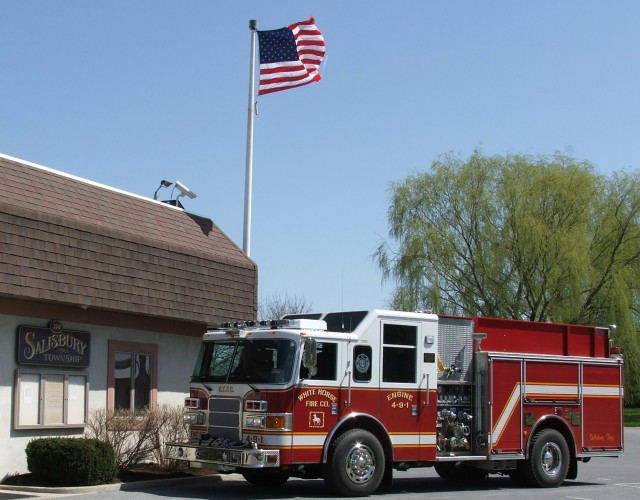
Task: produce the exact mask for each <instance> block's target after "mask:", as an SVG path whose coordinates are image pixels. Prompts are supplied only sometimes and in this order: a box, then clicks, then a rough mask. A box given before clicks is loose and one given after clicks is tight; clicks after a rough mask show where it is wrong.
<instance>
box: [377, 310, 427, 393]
mask: <svg viewBox="0 0 640 500" xmlns="http://www.w3.org/2000/svg"><path fill="white" fill-rule="evenodd" d="M417 339H418V328H417V327H416V326H413V325H397V324H392V323H386V324H384V325H383V326H382V380H383V382H399V383H415V381H416V356H417V354H416V353H417V341H418V340H417Z"/></svg>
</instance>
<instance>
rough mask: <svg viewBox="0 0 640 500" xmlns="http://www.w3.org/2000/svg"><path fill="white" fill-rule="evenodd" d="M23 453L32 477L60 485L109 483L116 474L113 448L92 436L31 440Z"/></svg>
mask: <svg viewBox="0 0 640 500" xmlns="http://www.w3.org/2000/svg"><path fill="white" fill-rule="evenodd" d="M26 453H27V467H28V469H29V471H30V472H31V473H33V475H34V476H37V477H39V478H41V479H44V480H46V481H49V482H51V483H54V484H59V485H61V486H88V485H94V484H104V483H109V482H110V481H112V480H113V479H114V478H115V477H116V474H117V467H116V461H115V455H114V453H113V448H112V447H111V446H110V445H109V444H108V443H105V442H103V441H99V440H96V439H83V438H40V439H34V440H33V441H30V442H29V443H28V444H27V448H26Z"/></svg>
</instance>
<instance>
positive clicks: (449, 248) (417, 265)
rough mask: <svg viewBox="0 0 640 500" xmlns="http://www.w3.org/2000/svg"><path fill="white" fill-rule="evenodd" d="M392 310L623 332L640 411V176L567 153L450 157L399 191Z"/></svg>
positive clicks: (390, 261) (384, 253) (386, 260)
mask: <svg viewBox="0 0 640 500" xmlns="http://www.w3.org/2000/svg"><path fill="white" fill-rule="evenodd" d="M390 193H391V204H390V207H389V225H390V230H389V232H390V236H391V241H390V242H383V243H382V244H381V245H380V246H379V247H378V250H377V252H376V254H375V258H376V260H377V262H378V265H379V266H380V268H381V270H382V271H383V276H384V278H385V279H392V280H394V281H395V283H396V288H395V292H394V295H393V298H392V303H391V304H390V305H391V306H392V307H394V308H397V309H404V310H416V309H432V310H435V311H437V312H441V313H446V314H462V315H482V316H493V317H504V318H516V319H529V320H534V321H556V322H568V323H579V324H598V325H607V324H612V323H615V324H617V325H618V330H617V333H616V335H617V339H616V340H617V341H618V343H619V344H620V345H621V347H623V349H624V352H625V354H626V369H627V379H626V380H627V384H626V385H627V391H626V394H627V402H628V403H629V402H632V403H638V402H640V381H639V380H638V379H639V378H640V377H637V376H636V374H638V375H640V366H639V361H640V356H639V350H638V346H639V342H638V329H639V325H640V311H639V309H638V306H639V304H640V297H639V293H638V292H639V288H640V174H639V173H638V172H633V173H616V174H614V175H612V176H610V177H605V176H602V175H598V174H597V173H596V172H595V170H594V168H593V166H592V165H590V164H589V163H588V162H583V161H578V160H576V159H574V158H570V157H567V156H563V155H559V154H556V155H554V156H550V157H536V158H534V157H530V156H523V155H508V156H496V157H486V156H483V155H482V154H481V153H480V152H475V153H474V154H473V155H472V156H471V157H470V158H468V159H465V160H463V159H460V158H458V157H455V156H453V155H449V156H445V157H443V158H442V159H441V160H439V161H436V162H434V163H433V164H432V166H431V169H430V170H429V171H428V172H421V173H417V174H415V175H412V176H409V177H408V178H406V179H405V180H404V181H403V182H398V183H393V184H392V185H391V187H390Z"/></svg>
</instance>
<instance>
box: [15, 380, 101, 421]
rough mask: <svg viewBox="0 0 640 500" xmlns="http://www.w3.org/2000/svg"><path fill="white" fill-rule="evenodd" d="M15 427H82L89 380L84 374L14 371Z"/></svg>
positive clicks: (85, 411)
mask: <svg viewBox="0 0 640 500" xmlns="http://www.w3.org/2000/svg"><path fill="white" fill-rule="evenodd" d="M15 388H16V390H15V401H14V403H15V404H14V410H13V411H14V416H13V427H14V429H38V428H53V427H84V426H85V425H86V422H87V411H88V401H87V395H88V394H89V379H88V376H87V374H86V373H77V372H74V373H70V372H53V371H41V370H23V369H20V370H16V380H15Z"/></svg>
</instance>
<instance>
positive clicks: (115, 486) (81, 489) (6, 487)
mask: <svg viewBox="0 0 640 500" xmlns="http://www.w3.org/2000/svg"><path fill="white" fill-rule="evenodd" d="M221 481H222V477H220V476H219V475H211V476H195V477H177V478H172V479H150V480H148V481H131V482H128V483H110V484H97V485H95V486H62V487H60V488H53V487H45V486H16V485H12V484H0V491H19V492H28V493H49V494H56V493H57V494H59V495H67V494H71V493H75V494H78V495H79V494H82V493H99V492H101V491H118V490H121V491H135V490H143V489H146V488H153V487H156V486H166V485H170V484H180V483H200V482H203V483H204V482H211V483H219V482H221Z"/></svg>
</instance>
